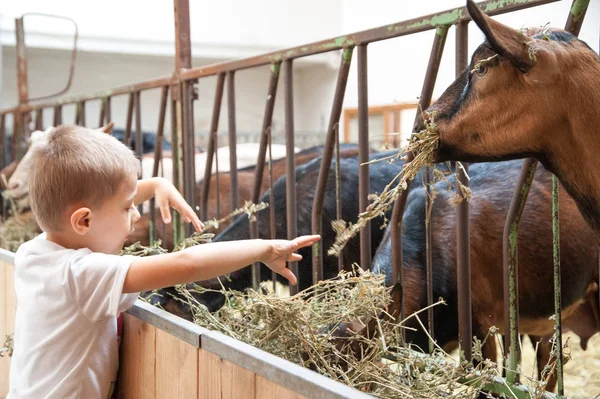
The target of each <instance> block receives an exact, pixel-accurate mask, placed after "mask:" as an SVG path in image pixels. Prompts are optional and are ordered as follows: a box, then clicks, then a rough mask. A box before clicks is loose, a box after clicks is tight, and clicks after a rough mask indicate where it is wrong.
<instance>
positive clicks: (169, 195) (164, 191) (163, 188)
mask: <svg viewBox="0 0 600 399" xmlns="http://www.w3.org/2000/svg"><path fill="white" fill-rule="evenodd" d="M154 196H155V198H156V203H157V204H158V208H159V209H160V214H161V215H162V219H163V221H164V222H165V223H171V208H173V209H175V210H176V211H177V212H179V213H180V214H181V216H182V217H183V220H184V221H185V222H186V223H192V224H193V225H194V228H195V229H196V231H201V230H202V229H203V228H204V224H203V223H202V222H201V221H200V219H199V218H198V215H196V212H194V210H193V209H192V207H191V206H190V205H189V204H188V203H187V202H186V201H185V199H184V198H183V197H182V196H181V194H180V193H179V191H177V189H176V188H175V186H174V185H173V184H171V182H169V181H168V180H166V179H160V180H158V182H157V184H156V186H155V189H154Z"/></svg>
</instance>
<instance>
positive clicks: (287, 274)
mask: <svg viewBox="0 0 600 399" xmlns="http://www.w3.org/2000/svg"><path fill="white" fill-rule="evenodd" d="M278 273H279V274H280V275H282V276H283V277H285V278H287V279H288V281H289V282H290V284H292V285H296V284H297V283H298V280H297V279H296V276H294V273H292V271H291V270H290V269H287V268H285V269H281V270H280V271H279V272H278Z"/></svg>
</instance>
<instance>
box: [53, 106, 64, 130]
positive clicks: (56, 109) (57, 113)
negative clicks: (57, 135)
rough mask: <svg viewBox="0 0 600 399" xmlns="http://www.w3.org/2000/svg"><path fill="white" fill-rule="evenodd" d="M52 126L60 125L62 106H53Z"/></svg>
mask: <svg viewBox="0 0 600 399" xmlns="http://www.w3.org/2000/svg"><path fill="white" fill-rule="evenodd" d="M53 124H54V126H55V127H56V126H59V125H62V105H55V106H54V120H53Z"/></svg>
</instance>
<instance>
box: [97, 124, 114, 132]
mask: <svg viewBox="0 0 600 399" xmlns="http://www.w3.org/2000/svg"><path fill="white" fill-rule="evenodd" d="M114 126H115V123H114V122H108V123H107V124H106V125H105V126H102V127H99V128H98V129H97V130H99V131H101V132H103V133H107V134H111V133H112V128H113V127H114Z"/></svg>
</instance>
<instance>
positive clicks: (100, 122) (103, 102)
mask: <svg viewBox="0 0 600 399" xmlns="http://www.w3.org/2000/svg"><path fill="white" fill-rule="evenodd" d="M105 115H106V98H103V99H102V100H100V116H99V117H98V126H102V125H103V123H104V118H105Z"/></svg>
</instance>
